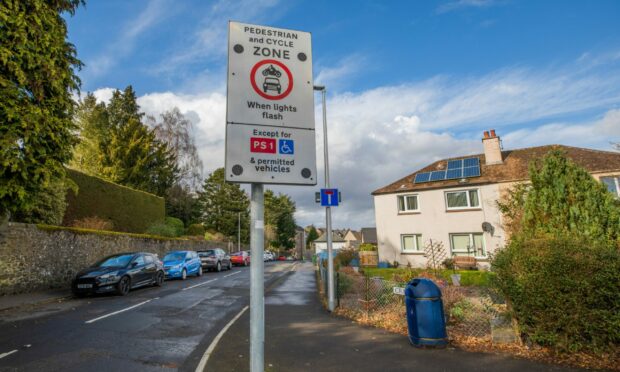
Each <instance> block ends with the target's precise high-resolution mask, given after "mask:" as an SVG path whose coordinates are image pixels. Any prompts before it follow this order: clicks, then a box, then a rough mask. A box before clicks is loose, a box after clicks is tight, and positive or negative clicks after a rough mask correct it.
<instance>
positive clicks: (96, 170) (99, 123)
mask: <svg viewBox="0 0 620 372" xmlns="http://www.w3.org/2000/svg"><path fill="white" fill-rule="evenodd" d="M74 121H75V124H76V126H77V128H78V129H79V140H80V142H79V143H78V144H77V146H76V147H75V150H74V152H73V159H72V160H71V162H70V163H69V165H70V166H71V167H72V168H75V169H78V170H80V171H82V172H84V173H87V174H91V175H101V174H102V173H103V169H102V168H103V167H102V152H101V148H102V146H103V143H105V142H107V141H108V140H109V138H110V136H111V135H112V131H111V130H110V126H109V120H108V111H107V109H106V106H105V103H103V102H100V103H97V98H95V96H94V95H93V94H92V93H88V94H87V95H86V97H85V98H84V99H83V100H80V102H78V105H77V109H76V112H75V115H74Z"/></svg>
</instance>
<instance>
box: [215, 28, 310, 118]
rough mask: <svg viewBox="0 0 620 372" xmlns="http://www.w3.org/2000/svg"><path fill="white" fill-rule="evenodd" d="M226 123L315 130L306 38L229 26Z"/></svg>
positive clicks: (301, 34)
mask: <svg viewBox="0 0 620 372" xmlns="http://www.w3.org/2000/svg"><path fill="white" fill-rule="evenodd" d="M226 121H227V122H228V123H243V124H260V125H270V126H284V127H294V128H306V129H314V92H313V79H312V49H311V36H310V33H308V32H301V31H293V30H285V29H278V28H273V27H266V26H257V25H251V24H246V23H238V22H230V24H229V40H228V106H227V110H226Z"/></svg>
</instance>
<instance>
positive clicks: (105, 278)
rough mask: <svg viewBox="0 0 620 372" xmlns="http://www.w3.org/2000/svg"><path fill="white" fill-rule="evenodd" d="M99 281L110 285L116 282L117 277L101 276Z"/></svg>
mask: <svg viewBox="0 0 620 372" xmlns="http://www.w3.org/2000/svg"><path fill="white" fill-rule="evenodd" d="M98 279H99V281H100V282H101V283H108V282H113V281H115V280H116V275H115V274H113V273H112V274H105V275H101V276H100V277H99V278H98Z"/></svg>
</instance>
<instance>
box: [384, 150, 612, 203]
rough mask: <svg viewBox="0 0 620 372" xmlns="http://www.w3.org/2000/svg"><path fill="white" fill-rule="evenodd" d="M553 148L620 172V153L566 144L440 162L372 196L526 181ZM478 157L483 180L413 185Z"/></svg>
mask: <svg viewBox="0 0 620 372" xmlns="http://www.w3.org/2000/svg"><path fill="white" fill-rule="evenodd" d="M553 149H559V150H563V151H564V152H565V153H566V155H567V157H569V158H570V159H572V160H573V161H574V162H575V163H576V164H578V165H580V166H582V167H583V168H585V169H586V170H587V171H588V172H590V173H595V172H597V173H601V172H608V171H620V152H612V151H600V150H591V149H584V148H580V147H571V146H564V145H548V146H539V147H528V148H525V149H517V150H508V151H502V158H503V160H504V161H503V163H501V164H494V165H485V158H484V154H478V155H469V156H459V157H456V158H450V159H443V160H439V161H436V162H434V163H432V164H430V165H428V166H426V167H424V168H422V169H420V170H418V171H417V172H415V173H412V174H410V175H408V176H406V177H404V178H401V179H400V180H398V181H396V182H393V183H391V184H389V185H387V186H384V187H382V188H380V189H377V190H375V191H373V192H372V195H379V194H391V193H397V192H405V191H420V190H431V189H442V188H449V187H458V186H460V187H462V186H464V185H465V186H471V185H483V184H491V183H500V182H511V181H522V180H525V179H527V178H528V170H529V164H530V162H531V161H532V160H535V159H540V158H542V157H543V156H544V155H545V154H547V153H548V152H549V151H551V150H553ZM473 157H477V158H478V159H480V171H481V175H480V177H473V178H467V183H465V184H462V183H460V182H459V180H458V179H455V180H444V181H434V182H422V183H415V184H414V183H413V180H414V178H415V175H416V174H418V173H420V172H430V171H434V170H442V169H446V167H447V161H448V160H453V159H465V158H473Z"/></svg>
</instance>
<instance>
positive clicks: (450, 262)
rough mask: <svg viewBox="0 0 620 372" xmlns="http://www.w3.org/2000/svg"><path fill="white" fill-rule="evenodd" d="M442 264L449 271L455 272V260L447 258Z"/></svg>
mask: <svg viewBox="0 0 620 372" xmlns="http://www.w3.org/2000/svg"><path fill="white" fill-rule="evenodd" d="M441 264H442V265H443V267H445V268H446V269H447V270H454V259H453V258H446V259H445V260H443V262H442V263H441Z"/></svg>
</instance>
